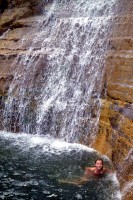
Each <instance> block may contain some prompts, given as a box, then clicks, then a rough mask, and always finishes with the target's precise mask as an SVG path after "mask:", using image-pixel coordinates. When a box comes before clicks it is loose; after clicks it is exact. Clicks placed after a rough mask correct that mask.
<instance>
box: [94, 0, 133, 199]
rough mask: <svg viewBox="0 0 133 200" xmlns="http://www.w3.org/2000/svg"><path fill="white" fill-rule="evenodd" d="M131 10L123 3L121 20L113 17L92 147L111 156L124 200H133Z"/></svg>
mask: <svg viewBox="0 0 133 200" xmlns="http://www.w3.org/2000/svg"><path fill="white" fill-rule="evenodd" d="M126 3H127V4H126ZM120 8H121V9H120ZM132 9H133V6H132V2H131V1H128V2H123V5H122V2H120V4H119V9H118V16H115V17H114V24H113V27H112V28H113V34H112V35H111V36H110V50H109V51H108V53H107V59H106V71H105V77H104V81H103V94H102V95H103V96H102V110H101V115H100V123H99V133H98V134H97V137H96V140H95V142H94V144H93V147H94V148H95V149H97V150H98V151H100V152H101V153H102V154H106V155H107V156H109V157H110V159H111V160H112V162H113V163H114V166H115V169H116V170H117V174H118V177H119V180H120V183H121V190H122V193H123V200H131V199H133V193H132V181H133V171H132V166H133V155H132V149H133V34H132V33H133V26H132V24H133V15H132V12H131V10H132ZM129 152H130V153H129Z"/></svg>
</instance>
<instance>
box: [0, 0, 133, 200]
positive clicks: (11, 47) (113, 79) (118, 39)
mask: <svg viewBox="0 0 133 200" xmlns="http://www.w3.org/2000/svg"><path fill="white" fill-rule="evenodd" d="M42 4H43V2H42V1H40V0H38V1H34V0H29V1H27V0H25V1H18V0H14V1H11V0H6V1H4V0H0V7H1V11H0V12H1V14H0V15H1V16H0V129H2V128H3V127H2V126H3V123H2V120H3V119H2V118H1V116H2V112H3V108H4V100H5V99H6V95H7V92H8V89H9V86H10V84H11V82H12V80H13V78H14V71H15V68H16V67H17V63H14V62H15V58H16V57H17V56H18V54H19V55H23V54H25V53H26V51H27V47H30V45H31V43H32V37H31V35H33V34H36V31H35V28H36V22H37V23H39V21H36V15H37V14H38V13H41V12H43V11H42ZM132 9H133V5H132V2H131V0H129V1H124V0H122V1H118V7H117V15H116V16H114V17H112V21H113V23H112V29H113V31H112V34H111V35H110V40H109V45H110V47H109V50H108V52H107V56H106V69H105V75H104V79H103V91H102V94H101V101H102V109H101V115H100V122H99V132H98V134H97V137H96V138H95V141H94V143H93V145H92V146H93V147H94V148H95V149H96V150H98V151H99V152H101V153H102V154H105V155H107V156H108V157H109V158H110V159H111V160H112V162H113V164H114V167H115V169H116V170H117V174H118V177H119V180H120V183H121V190H122V192H123V200H131V199H133V193H132V188H133V184H132V182H133V170H132V166H133V151H132V148H133V66H132V65H133V34H132V33H133V26H132V24H133V15H132ZM42 20H43V18H42V17H41V16H40V21H42ZM24 35H25V36H26V37H25V38H26V39H25V40H24V41H22V40H21V38H22V37H23V36H24ZM35 50H36V49H35ZM41 66H42V65H41V64H40V68H39V69H40V70H42V69H41ZM18 70H20V72H19V73H20V75H21V74H22V73H24V68H23V64H22V66H21V67H20V68H19V69H18ZM35 73H36V76H37V75H38V72H37V70H36V72H35ZM34 81H36V80H34ZM13 131H14V129H13ZM127 186H128V187H127Z"/></svg>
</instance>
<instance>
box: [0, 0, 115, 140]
mask: <svg viewBox="0 0 133 200" xmlns="http://www.w3.org/2000/svg"><path fill="white" fill-rule="evenodd" d="M115 2H116V0H110V1H108V0H98V1H94V0H88V1H86V0H76V1H72V0H53V1H44V11H43V15H41V16H36V17H35V18H34V20H35V24H34V27H35V28H34V31H31V34H27V35H25V36H23V37H22V40H21V44H20V47H23V46H25V45H26V44H27V40H28V41H30V42H29V43H30V45H29V46H28V47H27V51H26V53H20V54H18V56H17V58H15V59H14V62H13V63H12V66H17V67H16V70H15V74H14V78H13V80H12V82H11V84H10V87H9V90H8V96H7V99H6V103H5V109H4V114H3V119H4V120H3V127H4V130H5V131H12V132H26V133H33V134H44V135H52V136H54V137H57V138H63V139H64V140H66V141H68V142H81V143H82V142H83V143H84V144H85V143H87V144H89V143H90V142H91V140H92V139H93V137H94V136H95V134H96V132H97V129H98V120H99V113H100V106H101V103H100V94H101V89H102V79H103V75H104V66H105V55H106V51H107V48H108V46H109V44H108V37H109V34H110V32H111V16H112V14H113V12H114V5H115Z"/></svg>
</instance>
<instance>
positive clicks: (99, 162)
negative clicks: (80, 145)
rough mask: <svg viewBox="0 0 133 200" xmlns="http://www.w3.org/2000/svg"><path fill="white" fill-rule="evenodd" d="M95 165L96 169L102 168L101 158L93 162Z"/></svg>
mask: <svg viewBox="0 0 133 200" xmlns="http://www.w3.org/2000/svg"><path fill="white" fill-rule="evenodd" d="M95 167H96V168H97V170H101V169H102V168H103V162H102V160H97V161H96V163H95Z"/></svg>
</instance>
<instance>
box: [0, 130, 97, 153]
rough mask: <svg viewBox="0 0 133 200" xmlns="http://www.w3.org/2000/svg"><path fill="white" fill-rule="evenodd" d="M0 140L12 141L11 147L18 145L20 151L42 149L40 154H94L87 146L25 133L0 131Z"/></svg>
mask: <svg viewBox="0 0 133 200" xmlns="http://www.w3.org/2000/svg"><path fill="white" fill-rule="evenodd" d="M0 138H2V139H5V140H8V141H12V145H13V146H15V145H19V146H20V148H21V149H23V150H24V151H25V150H29V149H30V148H35V147H36V146H40V147H43V150H42V152H45V151H46V152H48V151H49V153H55V154H60V153H61V152H63V151H68V152H69V151H71V150H77V151H83V150H84V151H87V152H96V151H95V150H94V149H92V148H89V147H87V146H84V145H81V144H76V143H72V144H71V143H68V142H65V141H61V140H58V139H54V138H52V137H50V136H49V135H48V136H42V135H31V134H26V133H19V134H18V133H10V132H5V131H0Z"/></svg>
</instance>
